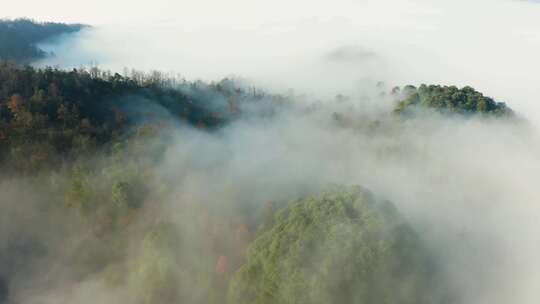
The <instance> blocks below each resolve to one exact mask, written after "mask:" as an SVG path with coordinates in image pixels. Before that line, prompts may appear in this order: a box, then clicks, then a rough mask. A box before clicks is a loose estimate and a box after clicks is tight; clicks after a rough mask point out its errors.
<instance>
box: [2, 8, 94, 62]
mask: <svg viewBox="0 0 540 304" xmlns="http://www.w3.org/2000/svg"><path fill="white" fill-rule="evenodd" d="M83 27H84V25H81V24H65V23H54V22H36V21H33V20H29V19H15V20H0V59H4V60H12V61H16V62H28V61H31V60H35V59H40V58H43V57H45V56H46V55H47V53H46V52H44V51H43V50H41V49H40V48H39V47H38V46H37V44H38V43H40V42H43V41H45V40H47V39H50V38H53V37H55V36H58V35H61V34H68V33H74V32H77V31H80V30H81V29H82V28H83Z"/></svg>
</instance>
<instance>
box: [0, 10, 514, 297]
mask: <svg viewBox="0 0 540 304" xmlns="http://www.w3.org/2000/svg"><path fill="white" fill-rule="evenodd" d="M81 28H82V26H81V25H65V24H57V23H35V22H32V21H29V20H24V19H21V20H14V21H9V20H6V21H2V22H0V41H2V44H0V57H1V58H4V59H9V60H15V61H18V62H19V63H20V62H23V63H24V62H27V61H28V60H31V59H37V58H40V57H42V56H45V55H46V54H45V53H44V52H43V51H41V50H39V48H38V47H37V46H36V43H38V42H41V41H43V40H44V39H48V38H50V37H53V36H57V35H59V34H62V33H72V32H75V31H78V30H80V29H81ZM2 35H3V36H2ZM4 38H5V39H4ZM4 41H9V43H5V44H4V43H3V42H4ZM376 90H379V91H377V94H378V95H377V97H375V98H376V99H378V98H380V99H381V100H383V99H385V100H386V99H389V100H390V101H391V106H390V107H388V108H387V109H386V111H385V112H382V113H375V112H370V111H369V109H368V108H367V106H364V104H362V103H361V102H359V101H358V100H357V99H355V97H348V96H343V95H339V96H337V97H336V98H335V99H333V100H325V101H319V100H315V101H313V100H311V99H310V98H309V97H302V98H301V97H298V96H294V95H292V94H289V95H287V96H285V95H281V94H271V93H267V92H265V91H264V90H261V89H256V88H253V87H252V86H250V85H247V84H245V83H242V81H239V80H234V79H223V80H222V81H219V82H212V83H207V82H203V81H187V80H185V79H182V78H180V77H177V76H174V75H169V74H165V73H161V72H150V73H144V72H138V71H125V72H124V73H122V74H120V73H117V72H110V71H104V70H100V69H99V68H97V67H91V68H80V69H73V70H62V69H57V68H51V67H48V68H33V67H31V66H26V65H21V64H16V63H9V62H2V63H0V169H1V170H2V173H0V199H1V201H2V203H1V206H0V207H1V208H2V211H1V213H0V226H1V227H2V229H1V230H2V231H0V303H2V304H3V303H9V304H17V303H35V302H39V303H46V304H49V303H51V304H52V303H55V304H61V303H85V302H86V301H88V300H89V298H88V294H91V295H93V297H92V299H90V300H91V301H94V300H95V301H97V302H101V303H107V304H109V303H122V302H129V303H136V304H161V303H163V304H165V303H166V304H169V303H187V304H196V303H200V304H212V303H216V304H218V303H220V304H222V303H230V304H251V303H254V304H255V303H256V304H278V303H283V304H293V303H294V304H300V303H321V304H322V303H344V304H347V303H373V304H378V303H387V304H394V303H405V304H408V303H410V304H424V303H425V304H427V303H429V304H454V303H456V304H457V303H462V301H461V295H460V294H459V290H457V289H455V288H454V287H455V285H456V282H454V281H452V278H451V276H450V275H448V274H447V273H445V271H446V270H447V269H446V268H445V267H444V266H445V265H442V264H443V262H441V260H442V258H440V257H439V256H438V255H437V252H436V251H435V250H432V247H431V246H430V244H429V243H428V240H427V239H425V238H424V234H422V232H424V231H421V229H420V228H419V227H418V226H416V223H415V222H413V221H411V220H410V219H409V218H407V217H406V216H405V215H403V213H402V212H401V211H400V210H399V207H398V206H399V202H398V201H395V202H389V201H387V200H385V197H384V196H385V195H387V194H388V193H387V192H391V191H390V190H388V191H387V192H386V193H385V192H384V191H381V193H372V192H371V191H370V190H368V189H366V188H363V187H362V186H342V185H334V186H328V185H326V183H327V182H328V180H332V179H337V180H338V182H343V180H344V179H346V178H345V177H343V179H342V178H340V177H339V176H340V175H341V174H343V175H344V174H345V173H343V172H344V171H346V170H344V168H345V167H346V166H348V165H350V164H348V163H347V160H349V161H351V162H352V160H355V161H356V160H357V159H360V160H364V161H365V162H362V161H358V162H359V163H362V164H364V163H368V164H371V163H376V164H380V163H389V164H390V165H394V164H398V165H400V166H403V167H405V166H406V165H408V164H411V163H414V165H418V164H416V163H415V162H416V161H418V162H419V163H420V164H419V165H418V166H419V167H420V168H422V169H425V168H423V167H422V166H427V165H429V164H430V163H429V161H428V160H424V159H423V158H424V157H425V155H428V154H429V153H428V152H426V149H423V147H424V145H423V143H422V144H417V142H416V141H415V137H414V136H416V135H418V134H420V133H422V132H425V129H429V128H425V129H423V128H421V127H420V126H424V125H421V124H419V125H414V124H412V126H411V123H410V121H405V120H404V119H401V118H403V117H408V116H407V114H409V113H411V112H413V111H414V110H415V109H418V108H421V109H423V110H426V111H425V113H427V117H430V118H432V119H434V120H441V121H442V122H443V123H442V127H440V126H439V125H437V124H436V123H432V122H431V121H428V122H427V123H426V125H427V126H428V127H432V128H433V129H434V130H437V127H440V128H441V129H444V127H446V126H447V125H445V124H454V123H458V124H459V123H464V122H463V121H462V120H460V119H461V118H471V117H473V118H475V119H478V121H479V122H480V123H482V122H483V120H482V119H486V118H488V119H495V120H497V121H505V120H509V118H511V117H512V115H513V114H512V113H513V112H512V110H511V109H510V108H509V107H507V106H506V105H505V104H504V103H500V102H496V101H495V100H493V99H492V98H489V97H485V96H484V95H483V94H481V93H480V92H477V91H476V90H474V89H473V88H470V87H465V88H462V89H458V88H456V87H448V86H438V85H421V86H420V87H418V88H416V87H413V86H406V87H404V88H403V89H399V88H396V89H394V90H392V91H390V92H387V91H386V89H384V88H382V87H381V88H376ZM456 117H457V118H456ZM415 128H417V129H415ZM411 129H412V131H411ZM254 130H255V131H254ZM421 131H422V132H421ZM250 132H253V133H250ZM434 132H435V131H434ZM320 133H324V134H320ZM276 134H278V135H276ZM288 134H294V135H295V136H293V137H287V135H288ZM378 139H380V141H378ZM306 142H307V143H312V142H315V143H316V145H313V146H310V145H307V144H306ZM358 142H364V143H365V146H362V149H359V150H354V151H347V149H348V148H349V149H350V148H351V147H355V146H354V144H357V143H358ZM246 143H248V144H246ZM305 146H307V147H305ZM371 146H373V147H371ZM276 147H277V148H276ZM419 147H421V148H419ZM274 149H275V150H274ZM318 150H321V151H318ZM267 151H270V152H268V153H269V155H270V156H267V155H266V154H265V153H267ZM353 153H356V154H357V155H351V154H353ZM422 153H424V154H422ZM325 154H328V155H325ZM428 156H429V155H428ZM341 158H343V159H344V162H345V165H346V166H343V163H341V162H340V161H341V160H342V159H341ZM284 159H285V160H284ZM289 159H290V160H291V161H290V162H288V160H289ZM333 162H335V163H336V164H335V167H333V166H332V164H333ZM379 162H380V163H379ZM328 163H330V165H328ZM340 166H341V167H340ZM283 167H284V168H286V170H284V169H283ZM319 167H320V168H324V170H323V169H321V171H317V170H314V169H313V168H319ZM396 167H397V166H396ZM328 168H330V169H328ZM280 170H282V171H280ZM310 170H313V174H311V175H309V173H310V172H311V171H310ZM376 170H379V168H373V167H369V166H366V167H365V171H366V173H365V175H367V176H370V175H372V176H374V179H377V178H378V177H380V176H383V175H377V172H375V171H376ZM381 170H382V169H381ZM299 171H301V172H299ZM342 171H343V172H342ZM306 172H307V173H306ZM390 172H391V173H394V172H393V171H390ZM280 174H281V175H280ZM325 174H326V175H327V176H322V177H321V175H325ZM306 176H308V177H307V178H306ZM367 180H369V179H367ZM332 182H333V181H332ZM374 184H376V183H374ZM253 185H256V187H255V186H253ZM276 185H277V186H276ZM394 186H396V187H397V186H398V185H394ZM424 187H426V188H427V187H429V185H424ZM291 189H293V190H291ZM436 203H437V202H433V206H434V207H433V208H437V206H436Z"/></svg>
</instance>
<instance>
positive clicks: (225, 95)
mask: <svg viewBox="0 0 540 304" xmlns="http://www.w3.org/2000/svg"><path fill="white" fill-rule="evenodd" d="M283 100H284V99H283V98H282V97H279V96H270V95H267V94H264V93H261V92H259V91H256V90H247V89H242V88H240V87H238V86H235V83H234V81H232V80H227V79H225V80H223V81H221V82H218V83H211V84H206V83H203V82H187V81H185V80H181V79H176V78H170V77H167V76H166V75H163V74H161V73H158V72H155V73H152V74H144V73H139V72H132V73H131V75H129V76H122V75H120V74H112V73H110V72H105V71H100V70H99V69H97V68H92V69H90V70H72V71H62V70H58V69H52V68H46V69H34V68H32V67H28V66H27V67H19V66H16V65H13V64H9V63H0V143H1V145H0V162H2V166H6V164H7V165H10V166H12V167H13V168H14V169H17V170H22V172H24V171H26V170H31V169H36V168H39V167H41V166H50V165H53V164H55V163H56V162H55V160H59V159H65V158H66V157H67V158H69V157H72V156H76V155H77V154H80V153H83V152H90V151H92V149H96V148H98V147H102V146H103V145H108V144H109V143H110V142H112V141H113V140H114V139H115V138H116V139H118V138H122V137H123V136H125V135H126V134H127V133H128V132H132V130H133V127H135V126H141V125H144V124H146V123H151V124H153V125H162V126H164V125H166V124H171V123H172V124H179V125H180V124H187V125H191V126H194V127H197V128H200V129H207V128H210V129H211V128H216V127H218V126H221V125H224V124H226V123H227V122H230V121H232V120H233V119H235V118H236V117H238V116H239V115H240V114H241V111H242V108H243V107H244V106H245V105H246V104H248V103H256V104H260V105H263V104H266V105H271V104H273V103H276V102H282V101H283ZM257 102H259V103H257ZM246 107H247V106H246ZM247 108H249V107H247ZM272 108H273V107H272V106H269V107H266V108H265V107H264V106H261V107H259V108H258V110H259V112H258V113H259V114H261V115H265V113H267V112H268V111H270V112H271V111H272ZM265 109H266V110H265ZM8 159H9V160H10V161H7V160H8Z"/></svg>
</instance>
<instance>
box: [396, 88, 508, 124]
mask: <svg viewBox="0 0 540 304" xmlns="http://www.w3.org/2000/svg"><path fill="white" fill-rule="evenodd" d="M398 91H400V90H399V89H395V93H397V92H398ZM401 93H402V94H403V95H404V99H402V100H401V101H400V102H399V104H398V105H397V106H396V108H395V110H394V112H395V113H399V114H407V113H410V112H411V110H413V109H414V108H418V107H423V108H429V109H433V110H436V111H438V112H441V113H444V114H450V113H456V114H460V115H472V114H482V115H485V114H488V115H492V116H508V115H512V113H513V112H512V110H511V109H510V108H509V107H507V106H506V104H505V103H503V102H497V101H495V100H493V99H492V98H490V97H486V96H484V95H483V94H482V93H480V92H478V91H476V90H475V89H473V88H471V87H464V88H461V89H459V88H457V87H455V86H440V85H425V84H423V85H421V86H420V87H418V88H416V87H414V86H406V87H405V88H404V89H403V90H401Z"/></svg>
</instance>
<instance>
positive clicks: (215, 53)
mask: <svg viewBox="0 0 540 304" xmlns="http://www.w3.org/2000/svg"><path fill="white" fill-rule="evenodd" d="M23 2H24V1H23ZM60 2H61V1H60ZM58 5H61V4H60V3H59V4H58ZM107 5H109V3H108V2H107ZM12 6H13V5H10V6H9V7H12ZM123 6H127V7H130V8H129V12H130V13H129V14H115V13H114V12H117V11H120V8H119V7H123ZM131 6H132V4H131V3H130V4H126V3H124V2H122V1H117V2H115V3H114V4H112V6H110V7H108V6H105V4H104V3H101V2H100V1H97V2H96V3H95V4H94V2H93V3H92V9H91V10H90V11H89V12H88V13H87V14H86V15H85V16H86V18H83V19H81V20H77V21H86V22H89V23H90V24H95V25H96V27H95V28H94V29H93V30H89V31H86V32H84V33H82V34H80V35H79V36H78V37H76V38H74V39H68V40H67V41H66V42H65V44H62V45H60V46H55V47H52V49H53V50H54V52H55V53H56V54H57V55H58V57H57V59H56V60H54V59H53V60H50V61H47V62H45V64H58V65H61V66H68V67H78V66H80V65H89V64H92V63H94V64H98V65H99V66H101V67H103V68H111V69H113V70H117V71H121V70H122V69H123V68H124V67H128V68H137V69H143V70H151V69H158V70H165V71H173V72H176V73H180V74H182V75H184V76H185V77H186V78H188V79H197V78H201V79H205V80H210V79H219V78H222V77H224V76H228V75H231V74H233V75H236V76H239V77H245V78H249V79H250V80H252V81H254V82H256V83H258V84H260V85H262V86H265V87H272V88H274V89H276V90H282V91H284V90H287V89H289V88H294V89H295V90H297V91H299V92H302V93H316V94H326V95H332V94H334V95H335V94H336V92H337V93H344V94H347V93H358V91H359V87H360V85H359V84H360V83H365V82H376V81H385V82H388V83H390V84H396V85H403V84H419V83H444V84H455V85H460V86H462V85H471V86H473V87H475V88H477V89H479V90H480V91H483V92H486V93H487V94H488V95H491V96H493V97H495V98H497V99H501V100H511V101H512V105H513V107H514V108H516V109H517V110H520V111H521V112H526V113H528V114H530V115H534V114H532V113H538V112H539V111H538V110H539V108H538V105H537V103H536V102H535V100H536V96H535V89H534V87H535V79H536V73H537V70H538V69H539V68H540V59H539V58H538V56H537V54H538V53H539V51H540V24H539V22H538V20H539V14H540V8H539V7H538V6H537V4H536V3H534V2H531V1H513V0H494V1H492V0H490V1H483V0H476V1H461V0H460V1H452V2H447V1H446V2H445V1H423V0H416V1H390V0H387V1H345V0H341V1H337V2H332V3H329V2H317V3H312V2H306V1H296V2H293V3H291V2H290V1H272V3H271V4H270V3H267V2H264V1H240V0H235V1H232V2H231V1H228V2H226V3H225V2H215V1H197V3H189V4H188V3H184V2H172V1H164V0H162V1H153V2H152V5H150V4H141V3H135V4H133V7H131ZM16 7H17V4H15V5H14V6H13V8H12V9H15V8H16ZM53 7H54V5H53ZM163 7H165V8H166V9H164V8H163ZM69 8H70V6H69V5H67V6H66V13H65V15H64V16H62V17H63V18H58V20H70V19H69V18H68V16H72V15H68V11H69ZM126 9H127V8H126ZM93 10H95V11H99V10H109V11H110V12H113V13H112V14H106V16H107V17H106V16H105V15H103V14H99V15H98V14H97V13H94V12H93ZM46 11H47V10H45V11H44V12H46ZM156 11H159V12H160V15H159V16H156V15H155V14H154V13H155V12H156ZM69 12H70V13H71V11H69ZM42 14H43V13H42ZM55 14H60V12H58V13H55ZM55 14H51V15H49V16H47V19H50V18H52V16H55ZM36 16H40V15H36ZM127 16H129V17H130V18H131V19H133V20H131V19H128V17H127ZM343 48H348V49H349V50H351V49H360V50H362V51H361V52H360V53H364V54H370V56H369V58H364V59H362V60H360V58H356V59H352V60H351V58H350V57H351V56H350V54H349V56H348V57H347V56H346V57H347V58H341V59H339V60H337V58H335V57H334V58H333V57H332V56H329V54H335V53H336V50H340V49H343ZM360 57H361V56H360ZM332 58H333V60H332ZM535 120H536V118H535Z"/></svg>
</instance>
